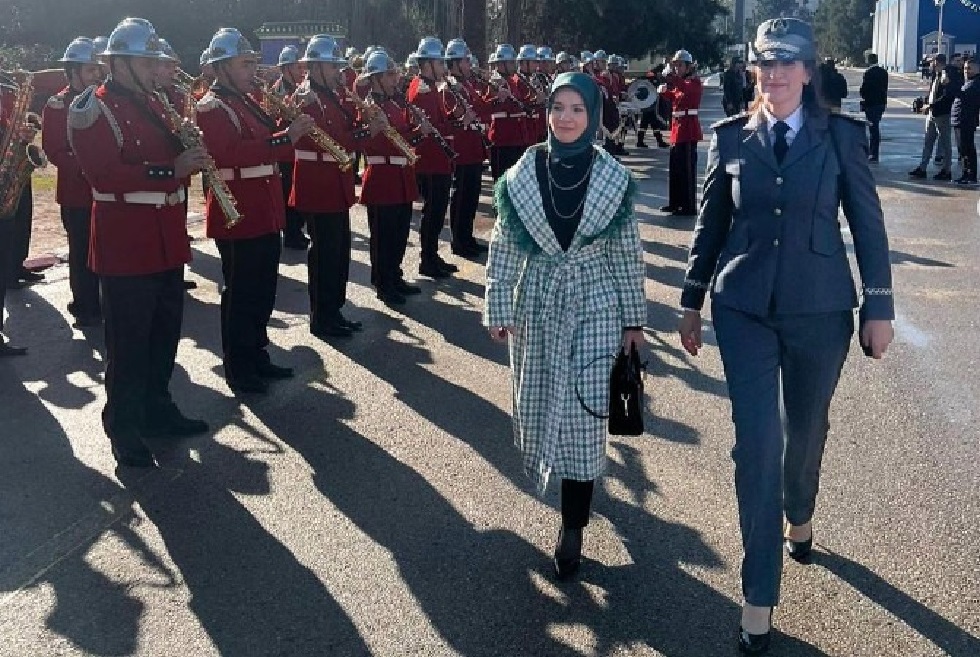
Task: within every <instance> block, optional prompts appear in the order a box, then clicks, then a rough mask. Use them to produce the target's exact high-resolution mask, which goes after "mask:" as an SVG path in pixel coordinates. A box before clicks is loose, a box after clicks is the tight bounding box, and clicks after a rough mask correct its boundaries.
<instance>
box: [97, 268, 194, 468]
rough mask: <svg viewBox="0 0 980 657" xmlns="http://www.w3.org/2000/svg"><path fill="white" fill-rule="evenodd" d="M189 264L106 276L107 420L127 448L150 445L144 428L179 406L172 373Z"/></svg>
mask: <svg viewBox="0 0 980 657" xmlns="http://www.w3.org/2000/svg"><path fill="white" fill-rule="evenodd" d="M183 274H184V270H183V267H178V268H176V269H168V270H167V271H163V272H159V273H156V274H144V275H139V276H102V277H101V279H100V280H101V283H102V308H103V312H104V313H105V344H106V373H105V388H106V405H105V408H104V409H103V411H102V426H103V427H104V428H105V432H106V435H107V436H108V437H109V440H110V441H111V442H112V444H113V446H114V447H116V448H117V449H119V450H121V451H124V452H125V451H128V452H141V451H144V449H145V448H144V447H143V445H142V440H141V436H140V433H141V430H142V428H143V426H145V424H146V423H150V422H155V421H159V420H161V419H164V418H166V417H168V416H170V415H171V414H172V413H174V412H176V406H174V403H173V399H172V398H171V396H170V376H171V375H172V374H173V370H174V362H175V360H176V358H177V343H178V342H179V341H180V326H181V321H182V320H183V315H184V285H183V278H184V276H183Z"/></svg>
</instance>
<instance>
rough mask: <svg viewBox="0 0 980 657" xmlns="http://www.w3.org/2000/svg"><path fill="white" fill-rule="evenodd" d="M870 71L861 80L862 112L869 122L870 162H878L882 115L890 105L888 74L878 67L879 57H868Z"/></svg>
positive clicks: (871, 55) (872, 55) (873, 55)
mask: <svg viewBox="0 0 980 657" xmlns="http://www.w3.org/2000/svg"><path fill="white" fill-rule="evenodd" d="M868 64H870V66H868V70H866V71H865V72H864V78H863V79H862V80H861V90H860V91H859V93H860V94H861V110H862V111H863V112H864V116H865V118H867V120H868V132H869V135H870V137H871V144H870V146H871V154H870V155H868V160H869V161H870V162H877V161H878V150H879V148H880V146H881V130H880V128H879V126H880V124H881V115H882V114H884V113H885V106H886V105H888V72H887V71H885V69H883V68H882V67H880V66H878V55H876V54H874V53H871V54H869V55H868Z"/></svg>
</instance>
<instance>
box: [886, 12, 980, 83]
mask: <svg viewBox="0 0 980 657" xmlns="http://www.w3.org/2000/svg"><path fill="white" fill-rule="evenodd" d="M939 18H940V9H939V7H937V6H936V4H935V1H934V0H878V2H877V3H876V5H875V14H874V31H873V34H872V45H871V49H872V50H873V51H874V52H875V53H877V55H878V63H880V64H881V65H882V66H884V67H885V68H887V69H888V70H891V71H899V72H903V73H912V72H914V71H916V70H918V68H919V62H920V61H921V60H922V58H923V57H924V56H927V55H934V54H936V53H938V52H943V53H946V54H947V55H949V54H953V53H962V54H964V55H970V56H973V55H976V53H977V46H978V44H980V3H978V2H976V1H974V0H946V2H945V3H944V4H943V7H942V41H941V42H940V37H939V32H940V25H939Z"/></svg>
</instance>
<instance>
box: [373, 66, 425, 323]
mask: <svg viewBox="0 0 980 657" xmlns="http://www.w3.org/2000/svg"><path fill="white" fill-rule="evenodd" d="M360 78H361V79H363V80H365V81H367V82H369V83H370V85H371V91H370V95H369V97H368V99H367V102H366V105H365V106H364V107H363V109H362V113H361V115H360V117H361V120H362V121H363V122H366V123H370V124H371V138H370V139H367V140H365V141H364V142H363V150H364V155H365V161H366V162H367V168H366V169H365V170H364V183H363V184H362V185H361V198H360V203H361V204H362V205H364V206H365V207H366V208H367V216H368V227H369V228H370V231H371V252H370V253H371V284H372V285H374V287H375V289H376V290H377V294H378V299H380V300H381V301H382V302H383V303H385V304H387V305H402V304H404V303H405V301H406V299H405V296H406V295H410V294H418V293H420V292H421V291H422V290H421V288H419V287H418V286H416V285H412V284H410V283H408V282H406V281H405V279H404V277H403V273H402V260H403V259H404V258H405V249H406V248H407V247H408V234H409V231H410V230H411V226H412V203H413V202H414V201H415V199H417V198H418V196H419V191H418V185H417V183H416V180H415V167H414V166H413V164H412V160H411V158H412V157H414V156H415V153H414V151H413V150H412V148H411V146H412V145H413V144H417V143H418V142H419V141H421V140H422V138H423V136H424V130H421V131H419V130H415V129H413V128H412V126H411V125H410V124H409V122H408V120H407V118H406V116H405V108H404V107H403V106H402V105H399V104H397V103H396V102H395V97H396V95H398V71H397V70H396V69H395V63H394V61H393V60H392V59H391V57H389V56H388V53H386V52H384V51H383V50H376V51H374V52H372V53H371V55H370V57H368V58H367V61H366V62H365V64H364V72H363V73H361V75H360ZM382 129H384V130H385V131H384V132H382ZM389 134H391V135H392V136H393V137H392V136H389Z"/></svg>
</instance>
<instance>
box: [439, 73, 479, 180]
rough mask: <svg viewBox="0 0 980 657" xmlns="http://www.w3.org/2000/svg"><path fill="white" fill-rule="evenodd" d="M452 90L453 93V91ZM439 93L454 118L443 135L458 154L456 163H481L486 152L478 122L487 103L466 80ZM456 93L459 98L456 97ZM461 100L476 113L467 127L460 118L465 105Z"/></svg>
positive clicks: (464, 112)
mask: <svg viewBox="0 0 980 657" xmlns="http://www.w3.org/2000/svg"><path fill="white" fill-rule="evenodd" d="M454 91H455V93H453V92H454ZM440 93H441V94H442V100H443V104H444V105H445V106H446V108H447V109H448V110H449V113H450V115H451V116H452V117H453V119H454V120H453V121H452V127H451V128H450V132H449V134H447V135H445V137H446V139H447V140H449V143H450V145H451V146H452V147H453V150H455V151H456V153H457V154H458V155H459V157H458V158H456V164H459V165H466V164H481V163H482V162H483V160H485V159H486V157H487V153H486V148H485V147H484V145H483V137H482V134H481V132H480V125H479V122H480V121H481V120H482V115H483V114H484V113H486V112H487V110H486V109H484V106H485V105H487V104H486V103H485V102H484V101H483V99H482V98H480V97H479V95H477V93H476V90H475V89H474V88H473V87H472V86H471V85H469V84H467V82H466V81H463V82H460V83H458V84H457V86H456V87H455V88H454V89H452V90H451V89H449V88H445V89H443V90H442V91H441V92H440ZM457 94H458V95H459V96H460V98H457ZM462 101H465V102H466V104H468V105H469V106H470V108H471V109H472V110H473V113H474V114H476V122H474V123H471V124H470V126H469V127H466V126H464V125H463V122H462V121H461V120H460V119H461V118H462V117H463V116H464V115H465V114H466V106H465V105H464V103H463V102H462ZM481 110H482V111H481Z"/></svg>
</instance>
